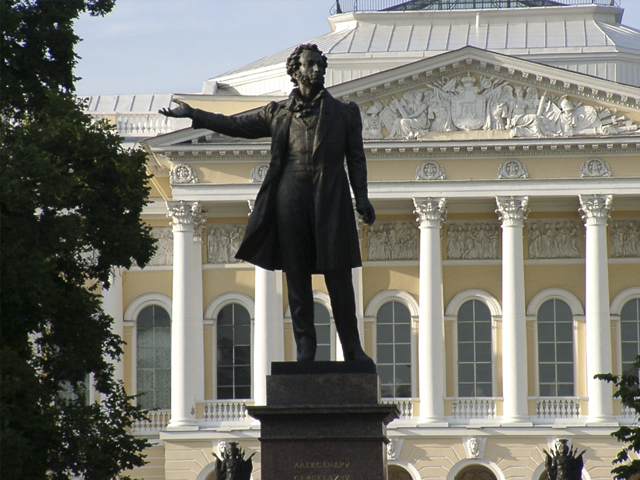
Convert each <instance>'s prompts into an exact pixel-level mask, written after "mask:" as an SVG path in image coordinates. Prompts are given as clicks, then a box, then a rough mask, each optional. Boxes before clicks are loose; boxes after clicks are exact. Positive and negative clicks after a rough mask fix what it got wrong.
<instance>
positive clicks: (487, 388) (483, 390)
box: [476, 383, 493, 397]
mask: <svg viewBox="0 0 640 480" xmlns="http://www.w3.org/2000/svg"><path fill="white" fill-rule="evenodd" d="M476 397H493V392H492V391H491V384H490V383H478V384H477V385H476Z"/></svg>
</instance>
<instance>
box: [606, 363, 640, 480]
mask: <svg viewBox="0 0 640 480" xmlns="http://www.w3.org/2000/svg"><path fill="white" fill-rule="evenodd" d="M633 366H634V369H635V370H634V373H627V374H623V375H613V374H611V373H602V374H599V375H596V378H598V379H600V380H605V381H607V382H609V383H613V384H614V385H615V387H616V391H615V392H614V394H613V398H619V399H620V403H622V405H623V406H625V407H628V408H631V409H633V410H634V411H635V412H636V413H637V415H636V421H635V423H634V424H633V425H621V426H620V427H619V428H618V429H617V430H616V431H615V432H613V433H612V434H611V436H612V437H615V438H617V439H618V441H619V442H620V443H624V444H625V446H624V447H623V448H622V450H620V451H619V452H618V455H617V456H616V458H615V459H614V460H613V464H614V465H617V466H615V467H614V468H613V469H612V470H611V473H613V475H614V478H617V479H620V480H621V479H629V478H631V477H633V476H634V475H636V476H637V475H638V474H640V459H639V458H637V454H639V453H640V425H639V424H638V418H639V417H638V416H639V415H640V379H638V370H640V355H639V356H637V357H636V360H635V362H634V364H633ZM631 453H635V454H636V455H634V456H635V457H636V458H633V459H632V457H631V455H630V454H631Z"/></svg>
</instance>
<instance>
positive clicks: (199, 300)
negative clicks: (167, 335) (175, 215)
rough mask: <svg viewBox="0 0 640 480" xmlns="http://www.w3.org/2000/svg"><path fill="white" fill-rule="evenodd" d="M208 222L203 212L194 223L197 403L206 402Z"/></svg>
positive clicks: (194, 324)
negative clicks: (204, 287)
mask: <svg viewBox="0 0 640 480" xmlns="http://www.w3.org/2000/svg"><path fill="white" fill-rule="evenodd" d="M205 222H206V213H204V212H202V214H201V216H200V218H199V221H197V222H196V223H194V232H193V267H192V272H193V273H192V274H191V281H192V282H193V287H192V288H193V295H192V297H193V301H194V304H193V315H194V320H195V321H194V322H193V323H192V326H193V332H192V337H191V338H193V342H194V343H193V345H194V350H195V358H194V361H195V374H196V379H195V380H196V402H204V307H203V292H202V234H203V230H204V226H205Z"/></svg>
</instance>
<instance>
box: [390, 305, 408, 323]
mask: <svg viewBox="0 0 640 480" xmlns="http://www.w3.org/2000/svg"><path fill="white" fill-rule="evenodd" d="M393 313H394V321H395V323H411V313H410V312H409V309H408V308H407V307H405V306H404V305H403V304H402V303H400V302H393Z"/></svg>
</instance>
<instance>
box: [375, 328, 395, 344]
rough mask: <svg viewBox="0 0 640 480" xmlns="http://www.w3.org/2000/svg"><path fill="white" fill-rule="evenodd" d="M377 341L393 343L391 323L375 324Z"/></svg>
mask: <svg viewBox="0 0 640 480" xmlns="http://www.w3.org/2000/svg"><path fill="white" fill-rule="evenodd" d="M377 342H378V343H393V325H384V324H382V325H380V324H378V326H377Z"/></svg>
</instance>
